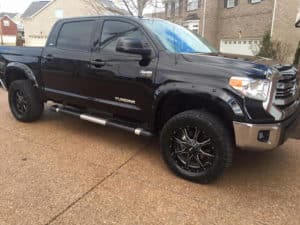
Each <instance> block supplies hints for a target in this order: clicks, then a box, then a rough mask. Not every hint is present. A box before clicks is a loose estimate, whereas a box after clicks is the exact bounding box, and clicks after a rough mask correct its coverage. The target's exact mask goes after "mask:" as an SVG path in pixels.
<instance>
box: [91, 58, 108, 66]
mask: <svg viewBox="0 0 300 225" xmlns="http://www.w3.org/2000/svg"><path fill="white" fill-rule="evenodd" d="M91 64H92V65H93V66H95V67H97V68H100V67H102V66H105V65H106V62H103V61H101V60H93V61H92V62H91Z"/></svg>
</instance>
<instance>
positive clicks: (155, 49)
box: [0, 16, 299, 183]
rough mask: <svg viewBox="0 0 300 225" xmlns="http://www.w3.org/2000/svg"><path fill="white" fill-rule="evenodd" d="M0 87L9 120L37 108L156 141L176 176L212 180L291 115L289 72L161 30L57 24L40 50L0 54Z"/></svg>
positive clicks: (265, 144) (127, 23)
mask: <svg viewBox="0 0 300 225" xmlns="http://www.w3.org/2000/svg"><path fill="white" fill-rule="evenodd" d="M0 78H1V83H2V85H3V87H4V88H5V89H7V90H8V99H9V105H10V109H11V112H12V114H13V115H14V117H15V118H16V119H17V120H19V121H22V122H32V121H35V120H37V119H39V118H40V117H41V115H42V112H43V110H44V103H45V102H47V101H52V102H55V104H56V105H52V107H51V108H52V109H53V110H54V111H56V112H61V113H66V114H70V115H72V116H76V117H78V118H80V119H83V120H87V121H90V122H93V123H97V124H101V125H104V126H109V127H116V128H120V129H124V130H127V131H130V132H132V133H134V134H136V135H141V136H160V141H161V149H162V155H163V158H164V160H165V162H166V163H167V165H168V166H169V167H170V169H171V170H172V171H174V172H175V173H176V174H177V175H179V176H181V177H183V178H186V179H189V180H192V181H197V182H200V183H207V182H209V181H212V180H213V179H215V178H216V177H218V176H219V175H220V174H221V173H222V172H223V170H224V168H226V167H228V166H229V165H230V164H231V162H232V159H233V151H234V149H235V147H237V148H240V149H254V150H269V149H274V148H276V147H277V146H279V145H281V144H282V143H283V142H284V141H285V140H286V139H287V137H288V136H287V135H286V134H287V133H288V132H287V128H289V127H290V126H291V125H293V124H294V121H295V120H296V118H297V116H298V115H299V84H298V76H297V70H296V69H295V68H294V67H293V66H291V65H284V66H281V65H274V66H267V65H264V64H262V63H255V62H251V61H249V60H248V61H247V60H242V59H234V58H230V57H228V56H224V55H221V54H219V53H218V52H217V51H216V50H214V48H213V47H211V46H210V45H209V44H208V43H207V42H206V41H205V40H203V39H202V38H201V37H198V36H197V35H195V34H193V33H192V32H190V31H188V30H187V29H185V28H183V27H181V26H179V25H176V24H173V23H171V22H168V21H164V20H159V19H147V18H135V17H121V16H120V17H119V16H104V17H84V18H70V19H63V20H60V21H58V22H57V23H56V24H55V25H54V27H53V29H52V31H51V33H50V35H49V37H48V40H47V43H46V46H45V47H44V48H30V47H28V48H27V47H0Z"/></svg>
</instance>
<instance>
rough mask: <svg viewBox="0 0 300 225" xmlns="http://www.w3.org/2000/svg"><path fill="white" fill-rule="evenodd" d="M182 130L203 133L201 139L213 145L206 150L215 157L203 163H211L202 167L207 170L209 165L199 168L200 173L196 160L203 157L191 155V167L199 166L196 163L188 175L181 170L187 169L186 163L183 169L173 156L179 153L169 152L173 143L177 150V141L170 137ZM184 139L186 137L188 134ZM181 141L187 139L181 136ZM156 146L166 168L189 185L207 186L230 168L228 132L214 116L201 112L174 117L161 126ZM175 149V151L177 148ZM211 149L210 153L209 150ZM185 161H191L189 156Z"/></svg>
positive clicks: (186, 112) (185, 170) (184, 113)
mask: <svg viewBox="0 0 300 225" xmlns="http://www.w3.org/2000/svg"><path fill="white" fill-rule="evenodd" d="M185 127H195V128H186V130H187V131H188V130H189V129H195V130H196V129H199V130H202V131H203V133H201V134H202V135H204V134H205V133H206V134H208V136H209V139H211V143H212V144H213V146H215V147H211V149H209V150H208V151H213V152H214V154H215V158H210V159H208V160H207V161H209V160H211V161H212V162H207V164H205V165H206V167H208V166H209V165H210V164H211V167H210V168H207V169H203V168H204V167H202V169H203V171H200V170H201V166H202V165H203V163H202V162H201V160H200V159H199V158H200V157H204V158H205V157H206V156H203V155H201V156H199V155H197V154H200V153H199V152H194V153H193V154H195V155H196V156H195V157H194V158H195V162H196V163H195V165H196V164H197V162H199V160H200V162H201V163H199V169H198V170H196V169H194V168H191V169H190V170H192V171H189V170H188V169H185V168H183V167H186V166H187V165H189V163H186V164H185V165H184V164H183V163H182V162H184V161H182V160H181V159H180V160H181V161H180V160H178V159H177V158H178V157H179V155H180V154H178V153H177V152H180V151H177V152H176V151H173V150H172V148H173V146H174V139H176V142H175V145H176V146H177V144H178V138H177V137H174V135H177V131H178V132H179V131H180V132H181V130H184V129H185ZM180 132H179V133H180ZM183 132H184V131H183ZM195 132H196V131H195ZM199 132H200V131H199ZM188 136H190V134H189V135H188ZM192 136H193V135H192ZM199 138H200V135H199ZM183 139H187V138H185V136H183ZM196 140H197V138H196ZM198 140H199V139H198ZM160 143H161V149H162V155H163V158H164V160H165V162H166V164H167V165H168V167H169V168H170V169H171V170H172V171H173V172H174V173H175V174H177V175H178V176H180V177H182V178H184V179H187V180H190V181H193V182H198V183H202V184H206V183H209V182H211V181H213V180H215V179H216V178H217V177H219V176H220V175H221V174H222V173H223V171H224V169H225V168H226V167H229V166H230V165H231V162H232V158H233V140H232V137H231V135H230V132H229V130H228V129H227V128H226V127H225V126H224V124H223V123H222V122H221V121H220V119H218V118H217V117H216V116H214V115H212V114H210V113H208V112H205V111H201V110H191V111H185V112H183V113H180V114H178V115H175V116H174V117H173V118H171V119H170V120H169V121H168V122H167V123H166V124H165V125H164V127H163V129H162V132H161V137H160ZM179 143H180V146H182V145H181V144H182V142H179ZM193 143H194V142H193ZM176 146H175V147H176ZM196 146H197V145H196ZM176 148H178V146H177V147H176ZM185 148H186V147H184V149H185ZM212 149H214V150H212ZM201 150H202V149H201ZM195 151H196V150H195ZM181 152H182V151H181ZM189 152H191V151H189ZM202 152H203V151H202ZM185 154H190V153H185ZM174 155H176V156H174ZM177 155H178V157H177ZM211 155H213V154H212V153H210V156H211ZM176 157H177V158H176ZM187 158H189V159H190V158H193V156H191V157H187ZM207 158H209V157H207ZM181 164H182V165H181ZM200 165H201V166H200Z"/></svg>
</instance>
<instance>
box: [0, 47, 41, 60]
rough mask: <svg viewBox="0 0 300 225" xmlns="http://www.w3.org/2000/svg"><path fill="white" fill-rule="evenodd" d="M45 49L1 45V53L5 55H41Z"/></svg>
mask: <svg viewBox="0 0 300 225" xmlns="http://www.w3.org/2000/svg"><path fill="white" fill-rule="evenodd" d="M43 49H44V48H42V47H14V46H0V54H1V55H2V56H3V57H5V55H15V56H27V57H28V56H31V57H40V56H41V54H42V51H43Z"/></svg>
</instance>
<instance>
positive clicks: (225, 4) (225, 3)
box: [224, 0, 227, 8]
mask: <svg viewBox="0 0 300 225" xmlns="http://www.w3.org/2000/svg"><path fill="white" fill-rule="evenodd" d="M224 8H227V0H224Z"/></svg>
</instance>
